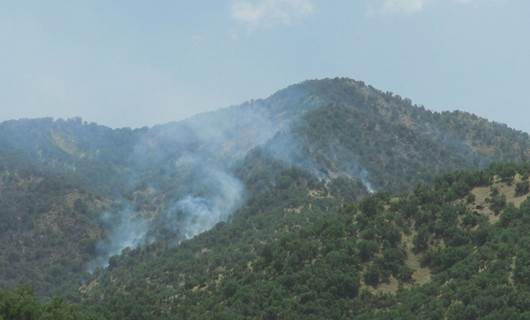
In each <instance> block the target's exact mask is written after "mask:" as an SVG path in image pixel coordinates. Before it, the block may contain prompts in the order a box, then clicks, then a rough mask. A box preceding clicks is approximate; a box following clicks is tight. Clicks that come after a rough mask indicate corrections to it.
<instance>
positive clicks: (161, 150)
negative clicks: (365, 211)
mask: <svg viewBox="0 0 530 320" xmlns="http://www.w3.org/2000/svg"><path fill="white" fill-rule="evenodd" d="M529 152H530V139H529V136H528V134H526V133H523V132H520V131H516V130H513V129H511V128H509V127H507V126H506V125H503V124H498V123H495V122H490V121H487V120H485V119H482V118H479V117H477V116H474V115H471V114H467V113H463V112H444V113H436V112H431V111H428V110H426V109H425V108H424V107H421V106H415V105H413V104H412V102H411V101H410V100H408V99H403V98H401V97H399V96H397V95H394V94H392V93H388V92H382V91H379V90H377V89H375V88H373V87H371V86H368V85H365V84H364V83H362V82H359V81H354V80H351V79H344V78H337V79H324V80H311V81H306V82H303V83H300V84H296V85H293V86H290V87H288V88H286V89H283V90H280V91H278V92H277V93H275V94H273V95H272V96H270V97H269V98H266V99H259V100H253V101H249V102H247V103H244V104H242V105H238V106H232V107H228V108H225V109H220V110H218V111H215V112H210V113H205V114H200V115H197V116H195V117H192V118H190V119H187V120H184V121H179V122H171V123H167V124H162V125H158V126H155V127H152V128H140V129H129V128H123V129H111V128H107V127H104V126H100V125H97V124H93V123H86V122H83V121H82V120H81V119H70V120H53V119H49V118H45V119H26V120H17V121H7V122H3V123H0V157H2V159H4V160H3V161H4V165H3V166H2V167H1V168H0V169H1V170H0V177H2V179H3V180H2V186H3V188H4V189H3V190H6V192H1V193H0V202H2V203H4V204H6V205H4V206H3V207H2V208H0V219H2V220H5V221H9V223H8V224H7V223H6V224H4V225H2V226H6V227H5V231H6V232H5V233H2V235H1V236H0V238H1V240H2V246H3V248H5V249H6V250H2V251H1V252H0V265H1V266H5V269H3V270H9V271H8V272H2V273H0V288H3V287H14V286H16V285H18V284H24V283H30V284H32V285H34V286H35V287H36V289H37V293H38V294H39V295H41V296H47V295H49V294H50V293H52V292H58V291H61V292H66V291H68V290H63V288H66V287H69V288H73V287H78V286H79V285H80V284H81V281H82V280H83V279H87V278H89V277H90V274H93V278H94V279H102V280H101V281H103V279H106V278H105V276H104V275H105V274H107V272H111V270H113V269H114V268H116V267H117V266H120V268H121V267H123V264H124V263H125V262H124V261H128V262H127V263H129V264H130V265H129V266H128V268H131V272H133V273H136V272H137V270H136V269H134V270H133V268H141V266H142V265H143V264H144V263H148V262H149V261H151V260H152V261H153V263H155V264H158V263H159V262H155V261H158V260H156V259H158V258H160V257H165V255H166V254H170V253H171V254H173V253H175V254H177V255H179V254H181V253H179V252H182V251H179V250H185V249H181V248H186V243H188V242H184V244H183V245H181V246H179V243H181V242H182V241H185V240H189V239H192V238H194V237H196V236H198V239H200V238H202V237H207V236H210V234H211V233H207V234H204V235H201V234H202V233H203V232H206V231H208V230H211V229H212V228H213V229H214V230H217V228H225V227H223V226H230V229H227V230H232V231H230V232H231V234H230V236H229V239H232V240H230V241H228V240H226V241H228V242H231V241H235V240H237V239H240V238H241V237H243V235H242V234H250V235H248V236H249V237H255V238H256V239H262V238H261V237H262V236H265V235H267V237H269V236H271V235H270V234H269V233H270V232H274V230H276V229H275V228H276V227H277V226H278V225H277V223H280V224H281V223H283V222H281V221H282V220H281V219H280V220H278V221H276V220H275V218H274V217H275V214H283V213H284V212H285V210H290V211H289V212H292V213H293V216H296V214H297V212H300V211H301V210H302V208H301V207H303V206H305V205H307V204H308V203H313V205H314V206H315V207H314V209H313V210H312V211H311V212H312V215H313V216H314V218H315V219H316V218H319V217H321V216H326V212H328V211H329V210H331V209H330V208H332V207H337V206H339V205H342V204H343V203H349V202H352V201H354V200H359V199H362V198H363V197H366V196H367V195H369V194H370V193H373V192H383V193H385V192H388V193H398V192H403V191H414V190H415V189H416V187H417V186H418V185H421V184H424V185H432V184H433V183H434V181H435V177H437V176H438V175H440V174H444V173H449V172H453V171H455V170H464V169H466V170H467V169H479V168H485V167H487V166H488V165H489V164H491V163H493V162H499V161H510V162H524V161H527V160H528V159H529V155H530V154H529ZM21 166H23V167H24V168H23V169H21ZM329 194H331V195H333V196H332V197H328V195H329ZM76 204H77V205H76ZM302 211H303V210H302ZM295 220H296V219H295ZM303 223H305V222H304V221H299V222H298V224H299V225H302V224H303ZM7 226H9V227H7ZM233 228H239V229H233ZM297 228H298V227H297ZM223 230H224V229H223ZM260 230H263V232H261V231H260ZM260 232H261V233H260ZM243 238H244V237H243ZM197 241H198V240H197ZM212 241H216V242H219V243H226V241H225V242H223V241H224V240H222V239H215V240H212ZM260 241H261V240H260ZM235 243H236V244H237V242H235ZM127 248H128V249H127ZM177 248H178V249H177ZM230 248H232V247H230V246H226V250H231V249H230ZM245 248H246V249H248V250H251V249H252V247H245ZM124 249H126V250H125V251H126V254H125V256H123V257H121V258H120V257H114V258H112V257H113V256H119V255H120V254H121V253H122V250H124ZM232 249H234V248H232ZM236 249H237V248H236ZM237 250H241V249H237ZM42 252H46V254H44V255H42ZM230 252H231V251H230ZM226 254H231V253H229V251H226ZM242 257H244V260H242V261H247V262H248V260H245V259H247V256H246V253H245V254H242ZM155 258H156V259H155ZM164 259H166V258H164ZM167 259H169V260H170V261H173V260H174V257H173V256H171V257H169V258H167ZM182 259H183V261H187V260H186V259H188V260H189V259H191V257H190V256H186V257H182ZM183 263H184V262H183ZM186 263H188V262H186ZM245 263H246V262H245ZM194 267H196V266H194ZM179 268H180V267H179ZM183 268H185V269H182V270H180V269H174V270H166V271H167V273H168V277H170V278H169V279H166V280H167V281H170V283H172V284H171V285H172V286H174V285H175V284H174V283H173V281H177V280H176V279H177V278H178V276H177V274H176V273H175V272H178V274H181V273H184V274H186V272H188V271H189V270H191V269H192V267H190V266H184V267H183ZM187 268H190V269H187ZM153 270H157V269H156V268H155V269H153ZM183 270H184V271H183ZM166 271H163V272H166ZM62 275H64V277H62V279H61V280H60V279H59V278H60V277H61V276H62ZM94 275H95V276H94ZM100 276H101V278H100ZM156 276H158V275H156ZM175 277H177V278H175ZM97 281H99V280H97ZM95 283H96V282H94V284H95ZM94 286H95V285H94ZM192 289H193V288H192ZM109 290H111V289H109ZM89 291H90V290H88V289H87V288H84V289H83V292H89ZM168 292H174V291H172V290H169V291H168ZM70 293H71V291H69V294H70ZM162 296H164V297H165V295H164V294H162Z"/></svg>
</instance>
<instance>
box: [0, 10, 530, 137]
mask: <svg viewBox="0 0 530 320" xmlns="http://www.w3.org/2000/svg"><path fill="white" fill-rule="evenodd" d="M0 48H1V50H0V88H1V89H0V120H7V119H13V118H23V117H42V116H52V117H73V116H81V117H83V118H84V119H85V120H88V121H96V122H99V123H102V124H106V125H110V126H113V127H120V126H135V127H137V126H143V125H152V124H155V123H161V122H168V121H171V120H178V119H182V118H184V117H187V116H189V115H192V114H194V113H197V112H202V111H206V110H212V109H216V108H219V107H224V106H228V105H232V104H239V103H241V102H243V101H244V100H247V99H251V98H260V97H266V96H268V95H269V94H271V93H273V92H274V91H276V90H278V89H281V88H283V87H285V86H287V85H289V84H292V83H295V82H299V81H302V80H305V79H312V78H323V77H336V76H346V77H351V78H354V79H357V80H363V81H365V82H366V83H369V84H372V85H373V86H375V87H377V88H380V89H382V90H385V91H386V90H389V91H393V92H395V93H398V94H400V95H402V96H406V97H410V98H411V99H412V100H413V101H414V102H416V103H418V104H424V105H425V106H426V107H428V108H431V109H435V110H453V109H457V108H458V109H463V110H466V111H471V112H474V113H477V114H479V115H482V116H485V117H488V118H490V119H493V120H497V121H501V122H506V123H508V124H509V125H511V126H513V127H515V128H518V129H522V130H525V131H528V132H530V1H528V0H201V1H192V0H157V1H146V0H143V1H140V0H113V1H108V0H91V1H72V0H63V1H58V0H47V1H42V0H33V1H31V0H0Z"/></svg>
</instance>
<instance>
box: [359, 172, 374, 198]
mask: <svg viewBox="0 0 530 320" xmlns="http://www.w3.org/2000/svg"><path fill="white" fill-rule="evenodd" d="M360 178H361V182H362V184H363V185H364V187H365V188H366V190H368V192H369V193H375V192H376V191H375V189H374V187H373V185H372V183H371V182H370V181H369V180H368V171H366V169H362V170H361V174H360Z"/></svg>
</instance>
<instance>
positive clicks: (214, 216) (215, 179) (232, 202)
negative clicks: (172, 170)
mask: <svg viewBox="0 0 530 320" xmlns="http://www.w3.org/2000/svg"><path fill="white" fill-rule="evenodd" d="M190 165H192V166H193V167H194V171H195V174H194V179H193V186H190V187H191V189H193V190H194V192H193V193H192V194H188V195H186V196H184V197H182V198H181V199H179V200H177V201H176V202H175V203H174V204H173V205H172V206H171V207H170V209H169V210H167V211H166V212H165V216H164V219H163V221H164V227H165V228H166V229H169V230H170V231H171V233H172V234H178V235H179V239H177V240H186V239H191V238H193V237H195V236H196V235H198V234H200V233H203V232H205V231H208V230H210V229H211V228H213V227H214V226H215V225H216V224H217V223H219V222H221V221H226V220H227V219H228V218H229V217H230V215H231V214H232V213H233V212H234V211H236V210H237V209H238V208H239V207H240V206H241V205H242V203H243V201H244V187H243V184H242V183H241V182H240V181H239V179H237V178H235V177H234V176H233V175H231V174H230V173H229V172H227V171H225V170H223V169H221V168H219V167H216V166H215V164H208V163H207V162H204V160H203V159H200V158H197V157H194V156H190V155H186V156H183V157H182V158H180V159H179V160H177V166H190Z"/></svg>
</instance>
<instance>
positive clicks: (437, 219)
mask: <svg viewBox="0 0 530 320" xmlns="http://www.w3.org/2000/svg"><path fill="white" fill-rule="evenodd" d="M529 173H530V165H524V166H516V165H509V164H508V165H496V166H493V167H491V168H489V169H487V170H485V171H479V172H457V173H454V174H450V175H446V176H443V177H441V178H438V179H436V181H435V183H434V185H433V186H432V187H424V186H419V187H417V188H416V190H415V191H414V192H412V193H407V194H400V195H398V196H393V195H390V194H385V193H382V194H377V195H373V196H370V197H368V198H365V199H364V200H361V201H360V202H350V201H345V200H344V199H343V198H341V197H340V196H336V194H334V193H333V192H330V191H329V190H328V189H326V187H325V186H324V185H322V184H319V183H318V181H315V180H314V179H312V178H310V177H308V176H306V175H305V174H304V173H303V172H299V171H291V170H288V171H285V172H283V173H282V174H281V175H280V177H279V179H281V180H282V181H284V183H285V184H283V185H282V186H278V188H277V189H275V190H272V191H270V192H267V193H265V194H263V195H262V196H261V197H258V198H257V199H254V201H250V203H249V205H248V206H247V207H245V208H244V209H242V210H240V211H239V212H237V213H236V214H235V216H234V218H233V220H232V221H231V222H230V223H227V224H223V225H218V226H217V227H216V228H214V229H213V230H211V231H209V232H206V233H204V234H202V235H200V236H198V237H196V238H194V239H192V240H190V241H186V242H184V243H182V245H180V246H179V247H176V248H172V249H169V250H163V251H160V250H159V248H146V249H142V250H135V251H133V252H130V253H129V254H127V255H125V256H123V257H121V258H120V259H117V260H116V261H115V263H114V264H113V265H112V266H111V268H110V269H109V270H108V271H107V272H106V273H103V274H101V275H99V276H98V277H97V278H95V279H94V280H93V281H92V282H91V283H89V284H88V285H87V286H85V287H83V288H82V290H81V291H82V293H83V295H84V303H85V304H86V305H88V306H92V307H93V308H94V309H95V310H98V311H99V312H102V314H104V315H106V316H107V317H108V318H110V319H352V318H353V319H526V317H528V305H529V303H530V290H529V286H528V279H527V278H528V277H527V273H528V269H529V267H530V266H529V265H528V263H529V261H530V260H529V259H527V258H528V257H527V256H528V248H527V243H528V239H527V234H526V233H527V232H526V230H527V229H528V228H529V227H530V225H528V224H529V223H530V220H529V219H527V218H526V216H527V215H528V216H530V202H529V201H528V191H529V188H528V186H529ZM527 260H528V261H527ZM499 297H502V299H500V298H499ZM94 306H95V307H94Z"/></svg>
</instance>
